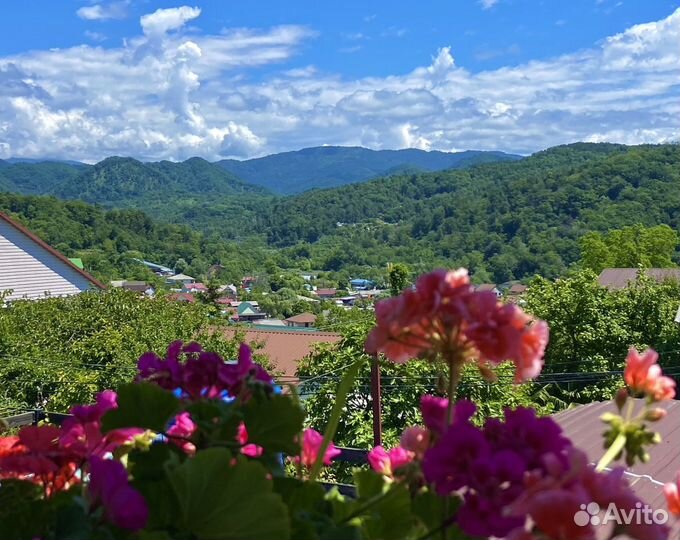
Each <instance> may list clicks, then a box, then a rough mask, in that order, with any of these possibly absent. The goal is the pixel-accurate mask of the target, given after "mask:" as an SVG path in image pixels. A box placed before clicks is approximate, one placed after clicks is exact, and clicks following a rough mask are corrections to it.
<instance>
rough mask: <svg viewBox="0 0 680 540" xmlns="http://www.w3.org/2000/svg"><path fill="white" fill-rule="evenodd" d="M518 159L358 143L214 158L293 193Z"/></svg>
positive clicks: (245, 175)
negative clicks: (245, 157)
mask: <svg viewBox="0 0 680 540" xmlns="http://www.w3.org/2000/svg"><path fill="white" fill-rule="evenodd" d="M519 158H520V156H516V155H513V154H505V153H503V152H479V151H466V152H437V151H431V152H426V151H424V150H418V149H416V148H407V149H404V150H369V149H368V148H361V147H343V146H319V147H316V148H304V149H303V150H297V151H294V152H282V153H280V154H273V155H271V156H265V157H262V158H256V159H248V160H245V161H237V160H234V159H225V160H222V161H218V162H217V163H218V165H220V166H222V167H224V168H225V169H226V170H228V171H231V172H232V173H234V174H235V175H236V176H238V177H239V178H241V179H242V180H245V181H246V182H250V183H253V184H257V185H260V186H263V187H265V188H267V189H268V190H271V191H273V192H275V193H280V194H291V193H301V192H303V191H307V190H309V189H312V188H329V187H335V186H341V185H344V184H351V183H356V182H364V181H366V180H369V179H371V178H377V177H379V176H386V175H389V174H395V173H398V172H400V171H408V170H414V171H421V172H425V171H439V170H444V169H462V168H466V167H471V166H472V165H478V164H480V163H489V162H495V161H512V160H516V159H519Z"/></svg>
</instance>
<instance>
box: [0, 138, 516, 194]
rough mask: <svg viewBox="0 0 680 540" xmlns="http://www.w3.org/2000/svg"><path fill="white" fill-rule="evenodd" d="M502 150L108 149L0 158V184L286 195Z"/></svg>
mask: <svg viewBox="0 0 680 540" xmlns="http://www.w3.org/2000/svg"><path fill="white" fill-rule="evenodd" d="M520 158H521V156H516V155H513V154H505V153H503V152H481V151H465V152H455V153H449V152H439V151H431V152H426V151H424V150H417V149H413V148H411V149H406V150H369V149H367V148H362V147H343V146H321V147H316V148H304V149H302V150H297V151H292V152H283V153H280V154H272V155H269V156H265V157H262V158H255V159H249V160H245V161H237V160H222V161H218V162H216V163H210V162H209V161H207V160H205V159H203V158H200V157H193V158H190V159H187V160H186V161H182V162H173V161H159V162H146V163H145V162H142V161H139V160H137V159H134V158H131V157H120V156H111V157H108V158H106V159H104V160H102V161H100V162H99V163H96V164H94V165H88V164H85V163H80V162H77V161H66V160H61V161H55V160H52V159H46V160H40V159H29V158H10V159H6V160H0V190H2V191H9V192H14V193H21V194H24V195H56V196H57V197H61V198H65V199H82V200H84V201H87V202H93V203H103V204H112V205H115V204H121V203H124V204H130V205H133V206H135V205H137V204H138V203H140V202H143V200H144V199H146V198H149V197H151V198H153V199H155V200H158V199H166V200H169V199H172V198H173V197H178V196H182V195H191V196H192V197H194V198H199V199H200V198H203V199H205V198H207V197H223V196H233V195H243V194H253V195H262V194H267V193H277V194H279V195H289V194H295V193H301V192H304V191H309V190H311V189H323V188H329V187H339V186H343V185H346V184H352V183H359V182H365V181H368V180H372V179H374V178H377V177H381V176H386V175H394V174H404V173H407V172H408V173H413V172H428V171H439V170H444V169H460V168H465V167H469V166H472V165H477V164H480V163H489V162H498V161H512V160H516V159H520Z"/></svg>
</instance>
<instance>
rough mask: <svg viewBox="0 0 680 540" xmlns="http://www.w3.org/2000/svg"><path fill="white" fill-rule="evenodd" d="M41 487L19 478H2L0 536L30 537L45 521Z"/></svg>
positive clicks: (36, 532) (39, 529) (41, 527)
mask: <svg viewBox="0 0 680 540" xmlns="http://www.w3.org/2000/svg"><path fill="white" fill-rule="evenodd" d="M41 491H42V490H41V489H40V487H39V486H37V485H35V484H31V483H30V482H24V481H21V480H3V481H2V487H0V538H16V539H17V540H23V539H24V538H26V539H32V538H33V537H34V536H39V535H40V531H41V529H43V528H44V526H45V525H46V523H43V521H44V520H46V518H47V516H46V512H45V510H46V508H45V504H44V501H41V500H38V498H39V497H40V496H41Z"/></svg>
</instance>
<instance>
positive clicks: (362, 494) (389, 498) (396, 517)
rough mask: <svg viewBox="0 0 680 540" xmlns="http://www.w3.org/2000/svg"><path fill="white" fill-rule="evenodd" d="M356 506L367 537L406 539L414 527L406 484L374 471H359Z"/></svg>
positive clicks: (387, 539)
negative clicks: (388, 479) (395, 481)
mask: <svg viewBox="0 0 680 540" xmlns="http://www.w3.org/2000/svg"><path fill="white" fill-rule="evenodd" d="M354 479H355V483H356V486H357V496H358V497H357V500H356V503H355V505H356V507H355V509H354V510H353V512H352V515H355V514H356V515H357V517H358V518H359V519H361V523H362V529H363V531H364V534H365V537H366V538H368V539H373V540H383V539H384V540H391V539H392V538H405V537H407V536H408V532H409V531H410V530H411V529H412V528H413V527H414V525H415V523H416V522H415V519H414V517H413V514H412V512H411V496H410V493H409V491H408V487H407V486H406V484H404V483H400V482H397V483H387V482H386V481H385V479H384V477H382V476H381V475H379V474H376V473H375V472H373V471H358V472H357V473H356V474H355V475H354Z"/></svg>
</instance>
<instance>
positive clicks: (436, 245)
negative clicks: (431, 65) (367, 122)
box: [266, 144, 680, 282]
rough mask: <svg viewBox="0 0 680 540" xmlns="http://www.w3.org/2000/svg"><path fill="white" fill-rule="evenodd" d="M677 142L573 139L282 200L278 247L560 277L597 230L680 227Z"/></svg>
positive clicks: (275, 226)
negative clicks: (517, 154) (519, 156)
mask: <svg viewBox="0 0 680 540" xmlns="http://www.w3.org/2000/svg"><path fill="white" fill-rule="evenodd" d="M678 187H680V146H678V145H660V146H638V147H626V146H621V145H612V144H574V145H568V146H562V147H556V148H552V149H549V150H546V151H544V152H539V153H537V154H535V155H533V156H531V157H529V158H527V159H524V160H521V161H518V162H513V163H496V164H487V165H480V166H477V167H473V168H471V169H466V170H460V171H445V172H437V173H428V174H413V175H405V176H396V177H390V178H385V179H380V180H376V181H373V182H367V183H364V184H360V185H354V186H348V187H343V188H338V189H332V190H322V191H314V192H310V193H306V194H302V195H300V196H297V197H293V198H285V199H279V200H276V201H275V202H274V204H273V206H272V207H271V210H270V214H269V223H268V226H267V228H266V233H267V237H268V241H269V243H270V244H271V245H275V246H281V247H285V246H296V248H295V249H298V250H305V249H306V250H308V251H309V254H310V256H311V258H312V259H313V260H317V261H319V262H320V263H321V268H324V269H326V270H335V269H339V268H343V267H348V266H350V267H351V266H359V267H361V266H362V265H365V266H371V265H376V264H381V263H382V264H384V263H385V262H387V261H390V260H400V261H404V262H408V263H411V265H412V266H413V267H414V268H415V269H416V270H417V271H422V270H424V269H425V268H426V267H427V266H429V265H430V264H431V263H433V262H434V263H436V264H443V263H446V264H448V265H449V266H455V265H462V266H467V267H469V268H470V269H471V270H472V272H473V273H474V274H475V275H476V279H477V280H478V281H487V280H493V281H495V282H504V281H507V280H511V279H523V278H526V277H529V276H532V275H534V274H540V275H544V276H547V277H555V276H557V275H559V274H561V273H562V272H564V271H565V269H566V268H567V267H568V266H569V265H570V264H572V263H574V262H575V261H576V260H577V259H578V258H579V254H580V250H579V238H580V237H581V236H583V235H584V234H586V233H588V232H590V231H602V232H604V231H607V230H609V229H611V228H621V227H623V226H627V225H635V224H642V225H645V226H653V225H658V224H667V225H670V226H671V227H673V228H676V229H677V228H678V226H680V190H679V189H678Z"/></svg>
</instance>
